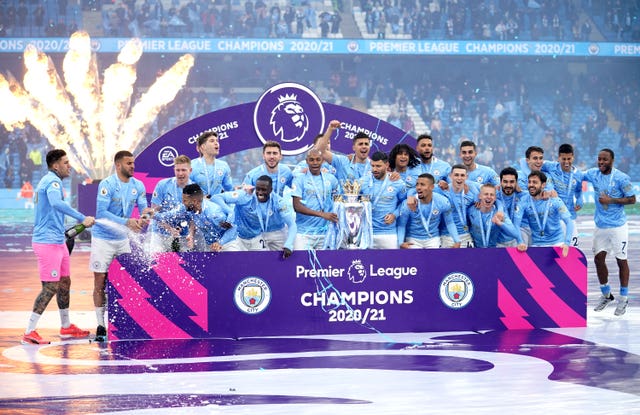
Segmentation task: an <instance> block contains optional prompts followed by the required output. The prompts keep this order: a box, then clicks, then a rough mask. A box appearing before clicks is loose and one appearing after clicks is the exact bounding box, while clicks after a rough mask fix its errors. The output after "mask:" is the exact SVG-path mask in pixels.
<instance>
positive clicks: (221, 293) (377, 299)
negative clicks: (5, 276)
mask: <svg viewBox="0 0 640 415" xmlns="http://www.w3.org/2000/svg"><path fill="white" fill-rule="evenodd" d="M586 273H587V265H586V260H585V257H584V255H583V254H582V252H580V251H579V250H577V249H575V248H571V249H570V251H569V255H568V256H567V257H566V258H563V257H562V254H561V249H560V248H530V249H529V250H528V251H527V252H524V253H523V252H518V251H517V249H516V248H487V249H480V248H478V249H424V250H413V249H411V250H376V251H374V250H335V251H317V252H316V253H315V255H313V254H310V253H308V252H306V251H296V252H294V253H293V255H292V256H291V257H289V258H287V259H282V255H281V253H279V252H221V253H203V252H194V253H164V254H160V255H159V256H157V257H154V258H153V259H152V260H151V261H149V262H145V261H143V260H142V259H141V257H140V256H139V255H137V254H135V253H133V254H127V255H122V256H120V257H118V259H117V260H116V261H114V263H113V264H112V266H111V268H110V270H109V284H108V298H109V338H110V339H148V338H207V337H225V338H239V337H252V336H276V335H297V334H299V335H311V334H333V333H336V334H337V333H369V332H372V331H373V332H381V333H384V332H424V331H448V330H456V331H458V330H487V329H530V328H541V327H584V326H586V302H587V301H586V293H587V280H586Z"/></svg>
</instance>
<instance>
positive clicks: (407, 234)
mask: <svg viewBox="0 0 640 415" xmlns="http://www.w3.org/2000/svg"><path fill="white" fill-rule="evenodd" d="M434 180H435V179H434V177H433V176H432V175H431V174H429V173H423V174H421V175H420V176H418V180H417V181H416V195H417V196H418V205H417V207H416V208H415V209H411V208H409V207H408V205H407V201H406V200H405V201H403V202H402V205H401V207H400V216H399V217H398V244H399V245H400V248H403V249H421V248H440V223H441V222H442V221H444V222H445V224H446V226H447V229H448V230H449V234H450V235H451V237H452V238H453V240H454V242H455V243H454V245H453V248H460V238H459V237H458V231H457V229H456V225H455V223H453V217H452V208H451V203H449V200H447V198H446V197H444V196H442V195H439V194H437V193H434V192H433V189H434V187H435V184H434Z"/></svg>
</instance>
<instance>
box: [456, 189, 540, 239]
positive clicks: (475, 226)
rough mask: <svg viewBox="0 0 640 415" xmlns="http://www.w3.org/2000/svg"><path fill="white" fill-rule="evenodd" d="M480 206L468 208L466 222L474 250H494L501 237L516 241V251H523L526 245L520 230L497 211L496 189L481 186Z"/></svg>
mask: <svg viewBox="0 0 640 415" xmlns="http://www.w3.org/2000/svg"><path fill="white" fill-rule="evenodd" d="M478 197H479V200H480V204H479V206H478V207H476V205H475V204H474V205H471V206H470V207H469V208H468V215H467V220H468V223H469V232H470V233H471V237H472V238H473V243H474V246H475V247H476V248H495V247H496V246H497V244H498V240H499V239H500V236H501V235H503V234H504V235H505V236H504V237H503V239H513V240H516V241H517V244H518V249H519V250H520V251H524V250H526V249H527V245H526V244H525V243H523V241H522V236H521V235H520V230H519V229H517V228H516V227H515V225H514V224H513V222H512V221H511V219H510V218H509V215H507V214H505V213H504V212H502V211H499V210H498V207H497V206H496V204H495V203H496V188H495V187H494V186H493V185H490V184H483V185H482V187H481V188H480V195H479V196H478Z"/></svg>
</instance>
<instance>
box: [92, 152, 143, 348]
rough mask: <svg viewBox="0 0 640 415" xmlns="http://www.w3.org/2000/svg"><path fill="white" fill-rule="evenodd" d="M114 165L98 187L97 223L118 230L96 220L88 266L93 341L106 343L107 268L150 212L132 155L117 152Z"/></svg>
mask: <svg viewBox="0 0 640 415" xmlns="http://www.w3.org/2000/svg"><path fill="white" fill-rule="evenodd" d="M114 164H115V167H116V172H115V173H114V174H112V175H111V176H109V177H107V178H106V179H104V180H102V181H101V182H100V184H99V185H98V196H97V200H96V219H104V220H106V221H109V222H111V223H113V224H115V225H120V228H118V227H117V226H116V227H114V226H108V225H107V224H106V223H105V222H104V221H100V220H98V221H97V222H96V224H95V226H94V227H93V232H92V236H91V256H90V259H89V264H90V269H91V271H93V276H94V287H93V304H94V305H95V307H96V318H97V320H98V327H97V329H96V341H105V340H106V339H107V331H106V325H105V319H104V307H105V304H106V294H105V284H106V281H107V271H108V270H109V266H110V265H111V262H112V261H113V260H114V258H115V257H116V256H118V255H120V254H126V253H129V252H131V246H130V243H129V236H128V230H130V231H133V232H140V231H141V230H142V229H143V228H144V227H145V226H146V225H147V224H148V223H149V220H148V219H146V218H145V215H149V214H151V213H152V212H153V211H152V209H151V208H149V207H147V197H146V190H145V188H144V184H143V183H142V182H141V181H140V180H138V179H136V178H135V177H133V173H134V169H135V160H134V157H133V154H132V153H131V152H129V151H118V152H117V153H116V154H115V157H114ZM136 205H137V207H138V210H140V211H141V213H142V215H143V216H142V218H140V219H134V218H131V214H132V213H133V208H134V207H136ZM127 228H128V229H127Z"/></svg>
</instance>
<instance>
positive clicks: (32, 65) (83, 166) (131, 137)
mask: <svg viewBox="0 0 640 415" xmlns="http://www.w3.org/2000/svg"><path fill="white" fill-rule="evenodd" d="M141 56H142V42H141V41H140V40H139V39H133V40H130V41H129V42H127V44H126V45H125V46H124V47H123V48H122V50H121V51H120V54H119V55H118V61H117V62H116V63H114V64H112V65H111V66H109V67H108V68H107V69H106V70H105V71H104V77H103V83H102V85H100V77H99V74H98V67H97V63H96V56H95V54H93V53H92V52H91V39H90V38H89V35H88V34H87V33H86V32H82V31H81V32H76V33H74V34H73V35H72V36H71V38H70V39H69V51H68V52H67V54H66V55H65V58H64V62H63V71H64V81H65V84H66V88H65V85H63V83H62V81H61V79H60V77H59V76H58V72H57V71H56V69H55V67H54V65H53V63H52V62H51V60H50V59H49V57H48V56H47V55H45V54H44V53H41V52H38V50H37V49H36V48H35V47H34V46H33V45H31V44H30V45H27V47H26V48H25V51H24V62H25V66H26V73H25V75H24V80H23V84H24V88H22V87H21V86H20V84H19V83H18V82H16V81H15V80H14V79H13V78H12V77H11V76H10V75H8V77H5V76H2V75H1V74H0V122H2V124H4V126H5V127H6V128H7V129H9V130H12V129H13V128H22V127H24V125H25V123H27V122H29V123H31V124H32V125H33V126H34V127H35V128H36V129H38V130H39V131H40V133H42V134H43V135H44V136H45V137H47V139H48V140H49V142H50V143H51V145H52V146H53V147H55V148H61V149H63V150H65V151H66V152H67V154H68V156H69V161H70V162H71V165H72V166H73V167H74V168H75V169H76V170H77V171H79V172H81V173H85V174H87V175H89V176H90V177H92V178H104V177H106V176H107V175H108V174H109V172H110V171H111V169H112V168H113V162H112V160H113V156H114V155H115V153H116V151H119V150H129V151H134V150H135V148H136V147H137V145H138V144H139V143H140V141H141V140H142V138H143V137H144V134H145V133H146V132H147V130H148V129H149V126H150V125H151V124H152V123H153V121H154V119H155V117H156V116H157V115H158V113H159V112H160V111H161V110H162V108H163V107H164V106H165V105H167V104H169V103H170V102H171V101H172V100H173V99H174V98H175V96H176V94H177V93H178V91H179V90H180V89H181V88H182V87H183V86H184V85H185V83H186V80H187V77H188V75H189V72H190V70H191V68H192V67H193V63H194V58H193V56H191V55H184V56H182V57H181V58H180V60H179V61H178V62H177V63H176V64H175V65H174V66H173V67H172V68H170V69H169V70H167V71H166V72H165V73H164V74H163V75H162V76H160V77H159V78H158V79H157V80H156V82H155V83H154V84H153V85H151V87H150V88H149V90H148V91H147V92H146V93H145V94H144V95H143V96H142V97H141V98H140V100H139V101H138V103H137V104H135V105H134V106H133V109H132V110H131V111H129V110H130V108H131V97H132V96H133V92H134V84H135V82H136V79H137V78H136V67H135V65H136V64H137V63H138V61H139V60H140V57H141Z"/></svg>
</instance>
